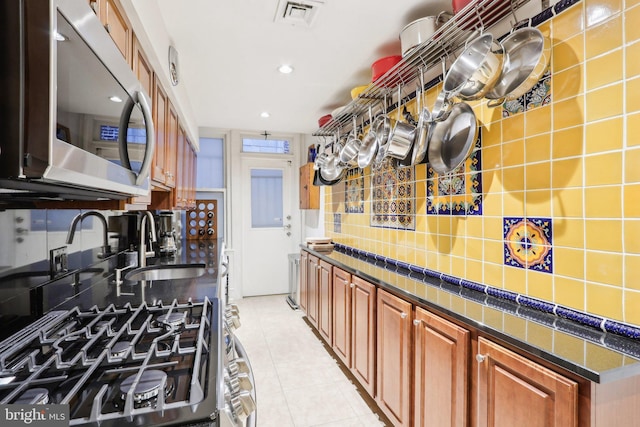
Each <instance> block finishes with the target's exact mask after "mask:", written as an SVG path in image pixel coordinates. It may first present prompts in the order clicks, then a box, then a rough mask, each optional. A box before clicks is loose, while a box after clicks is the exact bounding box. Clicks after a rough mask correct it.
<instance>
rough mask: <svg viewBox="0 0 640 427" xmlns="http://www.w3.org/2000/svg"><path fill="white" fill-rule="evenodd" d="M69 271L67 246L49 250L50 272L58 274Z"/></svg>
mask: <svg viewBox="0 0 640 427" xmlns="http://www.w3.org/2000/svg"><path fill="white" fill-rule="evenodd" d="M65 271H68V266H67V247H66V246H62V247H60V248H57V249H51V250H50V251H49V274H51V276H56V275H58V274H60V273H64V272H65Z"/></svg>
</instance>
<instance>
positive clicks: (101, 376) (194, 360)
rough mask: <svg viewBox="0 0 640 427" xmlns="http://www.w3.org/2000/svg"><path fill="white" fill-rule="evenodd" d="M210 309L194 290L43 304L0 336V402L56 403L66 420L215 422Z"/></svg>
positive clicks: (214, 321)
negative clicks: (64, 408) (141, 299)
mask: <svg viewBox="0 0 640 427" xmlns="http://www.w3.org/2000/svg"><path fill="white" fill-rule="evenodd" d="M218 310H219V306H218V304H217V300H213V301H210V300H209V299H208V298H204V300H203V301H201V302H192V301H191V300H189V301H187V302H183V303H179V302H178V301H177V300H174V301H173V302H171V303H169V304H163V303H162V302H158V303H156V304H153V305H148V304H146V303H142V304H141V305H139V306H137V307H134V306H131V305H130V304H127V305H125V306H123V307H115V306H114V305H110V306H108V307H106V308H104V309H98V308H97V307H94V308H92V309H90V310H86V311H81V310H80V309H78V308H75V309H72V310H66V311H52V312H49V313H47V314H46V315H45V316H43V317H42V318H40V319H39V320H38V321H36V322H34V323H32V324H31V325H30V326H28V327H27V328H24V329H23V330H21V331H20V332H18V333H16V334H14V335H13V336H11V337H9V338H7V339H5V340H4V341H2V342H0V403H2V404H13V403H22V404H66V405H69V417H70V420H69V425H87V426H88V425H91V426H93V425H95V426H97V425H100V426H101V427H105V426H115V425H118V426H126V425H136V426H141V425H154V426H165V425H166V426H168V425H190V424H195V423H198V425H218V424H217V422H216V419H217V416H218V408H217V402H218V400H219V397H218V396H217V393H218V389H219V387H218V384H217V381H216V371H217V369H218V365H219V358H218V346H219V343H220V340H219V336H218V333H217V331H218V330H221V328H220V327H219V324H218V323H219V320H220V319H221V316H219V312H218ZM203 422H207V424H203Z"/></svg>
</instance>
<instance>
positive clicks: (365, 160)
mask: <svg viewBox="0 0 640 427" xmlns="http://www.w3.org/2000/svg"><path fill="white" fill-rule="evenodd" d="M378 120H383V119H382V117H381V116H378V117H376V120H373V115H372V113H371V107H369V123H370V125H369V131H368V132H367V133H366V135H365V136H364V138H362V145H361V146H360V150H359V151H358V167H360V168H362V169H364V168H366V167H367V166H369V165H370V164H371V162H372V161H373V159H374V157H375V156H376V153H377V152H378V136H377V134H376V128H377V126H378Z"/></svg>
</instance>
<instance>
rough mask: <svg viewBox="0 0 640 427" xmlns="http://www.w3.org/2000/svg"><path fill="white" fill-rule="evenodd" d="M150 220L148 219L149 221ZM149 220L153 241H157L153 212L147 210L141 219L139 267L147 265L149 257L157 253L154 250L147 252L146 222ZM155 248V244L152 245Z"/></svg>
mask: <svg viewBox="0 0 640 427" xmlns="http://www.w3.org/2000/svg"><path fill="white" fill-rule="evenodd" d="M147 220H148V221H147ZM147 222H149V229H150V230H151V242H156V241H157V239H156V223H155V221H154V220H153V215H152V214H151V212H149V211H146V212H144V213H143V214H142V219H141V220H140V244H139V245H138V267H144V266H146V265H147V257H148V256H153V255H155V252H154V251H153V250H151V251H149V252H147V236H146V234H147V231H146V227H145V225H146V223H147ZM151 248H152V249H153V245H151Z"/></svg>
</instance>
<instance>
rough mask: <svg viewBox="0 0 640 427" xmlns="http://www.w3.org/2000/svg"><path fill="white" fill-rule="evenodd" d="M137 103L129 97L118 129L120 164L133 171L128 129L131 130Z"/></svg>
mask: <svg viewBox="0 0 640 427" xmlns="http://www.w3.org/2000/svg"><path fill="white" fill-rule="evenodd" d="M134 105H135V102H134V101H133V99H131V97H127V100H126V103H125V104H124V108H123V110H122V114H121V115H120V125H119V129H118V150H119V151H120V163H122V166H123V167H125V168H127V169H129V170H131V161H130V160H129V150H128V149H127V129H128V128H129V118H130V117H131V112H132V111H133V106H134Z"/></svg>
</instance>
